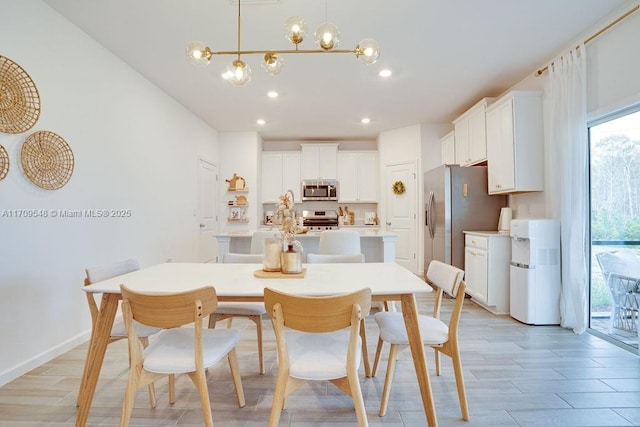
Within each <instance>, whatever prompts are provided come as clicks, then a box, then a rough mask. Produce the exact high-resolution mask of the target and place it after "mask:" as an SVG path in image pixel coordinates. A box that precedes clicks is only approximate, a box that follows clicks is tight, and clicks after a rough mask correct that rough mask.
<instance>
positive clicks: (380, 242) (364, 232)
mask: <svg viewBox="0 0 640 427" xmlns="http://www.w3.org/2000/svg"><path fill="white" fill-rule="evenodd" d="M357 231H358V232H359V233H360V248H361V250H362V253H363V254H364V258H365V262H395V260H396V241H397V240H398V235H397V234H394V233H389V232H387V231H381V230H378V229H367V228H359V229H357ZM273 233H274V235H278V230H277V229H275V228H274V229H273ZM320 233H321V232H320V231H309V232H307V233H305V234H298V235H297V236H296V237H297V239H298V240H299V241H300V243H301V244H302V247H303V248H304V251H303V253H302V262H306V261H307V254H309V253H318V249H319V243H320ZM252 234H253V232H252V231H249V230H246V231H237V232H231V233H221V234H215V235H214V237H215V239H216V241H217V243H218V256H217V257H216V259H217V261H218V262H222V256H223V255H224V254H225V253H229V252H232V253H244V254H248V253H249V252H250V247H251V235H252Z"/></svg>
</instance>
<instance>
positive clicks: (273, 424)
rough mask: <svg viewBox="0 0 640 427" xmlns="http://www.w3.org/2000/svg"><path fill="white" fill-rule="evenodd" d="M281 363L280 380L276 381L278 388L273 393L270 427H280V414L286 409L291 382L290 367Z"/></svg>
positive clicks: (279, 367)
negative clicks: (288, 385)
mask: <svg viewBox="0 0 640 427" xmlns="http://www.w3.org/2000/svg"><path fill="white" fill-rule="evenodd" d="M283 365H284V364H283V363H281V362H280V361H279V366H278V378H277V379H276V388H275V390H274V392H273V403H272V404H271V415H270V416H269V427H278V424H279V423H280V413H281V412H282V410H283V409H284V399H285V392H286V389H287V382H288V381H289V369H288V366H283Z"/></svg>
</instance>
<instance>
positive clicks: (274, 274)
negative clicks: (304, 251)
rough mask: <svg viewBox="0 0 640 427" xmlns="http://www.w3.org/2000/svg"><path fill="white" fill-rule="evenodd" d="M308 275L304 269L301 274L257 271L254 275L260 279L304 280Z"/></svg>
mask: <svg viewBox="0 0 640 427" xmlns="http://www.w3.org/2000/svg"><path fill="white" fill-rule="evenodd" d="M306 273H307V269H306V268H303V269H302V271H301V272H300V273H292V274H286V273H283V272H282V271H264V270H256V271H254V272H253V275H254V276H255V277H258V278H260V279H302V278H303V277H304V275H305V274H306Z"/></svg>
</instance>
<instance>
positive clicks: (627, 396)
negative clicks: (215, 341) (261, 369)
mask: <svg viewBox="0 0 640 427" xmlns="http://www.w3.org/2000/svg"><path fill="white" fill-rule="evenodd" d="M431 298H432V297H431V296H428V297H423V298H422V299H420V300H419V308H420V311H421V312H423V313H427V312H429V310H430V309H429V308H430V306H431ZM451 302H452V301H451V300H447V301H445V305H450V303H451ZM428 307H429V308H428ZM447 310H448V308H447V307H445V310H444V311H445V313H444V315H445V316H446V315H447V314H448V313H447ZM234 326H235V327H238V328H241V329H242V330H243V341H242V343H241V345H240V347H239V357H240V367H241V370H242V373H243V384H244V390H245V396H246V401H247V405H246V407H244V408H238V407H237V406H236V403H235V397H234V392H233V386H232V382H231V378H230V374H229V370H228V366H227V365H226V364H225V363H223V364H220V365H219V366H217V367H216V368H214V369H211V370H210V372H209V378H210V381H209V391H210V395H211V402H212V410H213V417H214V423H215V425H216V426H218V427H220V426H223V427H224V426H265V425H267V421H268V419H269V412H270V407H271V400H272V396H273V389H274V385H275V376H276V371H277V366H276V353H275V345H274V341H273V333H272V329H271V324H270V321H269V320H268V319H265V320H264V326H265V328H264V329H265V332H264V334H265V358H266V366H267V373H266V375H260V374H258V373H257V365H258V363H257V356H256V354H255V341H254V340H255V329H254V327H253V326H252V324H251V323H250V322H248V321H247V322H243V321H241V320H238V321H236V323H235V324H234ZM367 331H368V337H369V349H370V355H371V357H372V358H373V354H374V350H375V344H376V340H377V328H376V326H375V322H373V319H372V318H370V317H369V318H368V319H367ZM460 336H461V347H462V363H463V368H464V376H465V383H466V386H467V395H468V400H469V409H470V413H471V420H470V421H468V422H465V421H463V420H462V419H461V416H460V409H459V406H458V399H457V394H456V387H455V381H454V377H453V371H452V368H451V363H450V360H449V359H448V358H446V357H443V360H442V367H443V374H442V376H440V377H436V376H435V374H434V373H433V357H432V351H430V350H427V356H428V362H429V368H430V372H431V383H432V386H433V389H434V395H435V405H436V410H437V418H438V422H439V425H440V426H453V425H460V426H469V427H471V426H492V427H493V426H630V425H635V426H640V359H639V358H638V356H637V355H635V354H633V353H630V352H628V351H625V350H622V349H620V348H618V347H616V346H614V345H612V344H610V343H608V342H606V341H603V340H601V339H599V338H597V337H594V336H592V335H590V334H583V335H575V334H573V333H572V332H571V331H569V330H565V329H561V328H559V327H541V326H537V327H533V326H526V325H523V324H520V323H518V322H516V321H515V320H513V319H511V318H510V317H508V316H494V315H491V314H490V313H488V312H487V311H485V310H483V309H481V308H479V307H478V306H476V305H475V304H474V303H473V302H471V301H469V300H467V301H466V302H465V308H464V312H463V316H462V321H461V330H460ZM9 350H10V347H8V346H4V348H3V350H2V351H9ZM387 351H388V349H387V348H386V347H385V356H384V357H383V364H382V367H381V369H380V371H379V372H378V376H377V377H376V378H364V376H362V377H361V385H362V390H363V394H364V397H365V402H366V407H367V415H368V418H369V423H370V424H371V425H372V426H376V425H377V426H383V425H384V426H423V425H425V423H426V421H425V416H424V413H423V411H422V405H421V402H420V399H419V393H418V386H417V383H416V380H415V374H414V371H413V364H412V362H411V360H410V354H409V352H408V351H406V352H404V353H403V354H402V355H401V357H400V361H399V362H398V365H397V370H396V376H395V380H394V383H393V389H392V392H391V393H392V394H391V399H390V402H389V409H388V412H387V415H386V416H385V417H383V418H380V417H378V407H379V404H380V394H381V391H382V385H383V382H384V374H385V371H386V352H387ZM85 352H86V344H85V345H82V346H79V347H77V348H75V349H74V350H72V351H70V352H68V353H66V354H64V355H62V356H60V357H58V358H56V359H55V360H52V361H51V362H50V363H47V364H45V365H43V366H40V367H39V368H37V369H34V370H33V371H31V372H29V373H28V374H26V375H24V376H22V377H20V378H18V379H16V380H15V381H13V382H11V383H9V384H6V385H5V386H3V387H1V388H0V427H5V426H7V427H9V426H11V427H14V426H18V427H22V426H72V425H74V421H75V412H76V407H75V401H76V396H77V390H78V385H79V381H80V375H81V374H82V368H83V362H84V357H85ZM126 378H127V354H126V345H125V343H124V342H122V341H121V342H118V343H115V344H112V345H110V346H109V348H108V350H107V356H106V359H105V365H104V367H103V370H102V373H101V377H100V381H99V383H98V389H97V391H96V395H95V398H94V401H93V406H92V408H91V413H90V416H89V422H88V425H91V426H114V425H117V424H118V419H119V415H120V407H121V404H122V398H123V394H124V390H125V384H126ZM156 390H157V397H158V406H157V408H155V409H151V408H150V407H149V404H148V395H147V393H146V391H145V390H140V391H139V393H138V398H137V400H136V407H135V409H134V412H133V417H132V419H131V424H130V425H132V426H200V425H201V424H202V417H201V411H200V403H199V400H198V395H197V393H196V392H195V388H194V386H193V385H192V384H191V382H190V381H189V380H188V378H186V377H180V378H179V379H178V380H177V402H176V403H175V404H174V405H169V403H168V396H167V384H166V381H162V382H160V383H157V384H156ZM281 425H282V426H300V427H303V426H304V427H312V426H327V427H329V426H332V427H334V426H339V427H344V426H355V425H357V424H356V417H355V413H354V411H353V408H352V406H351V404H350V399H349V398H348V397H347V396H345V395H343V394H342V393H341V392H340V391H339V390H338V389H336V388H335V387H333V385H331V384H328V383H312V384H310V385H308V386H304V387H303V388H301V389H300V390H298V391H297V392H296V393H295V394H293V395H292V396H291V398H290V399H289V400H288V401H287V410H286V411H284V412H283V414H282V418H281Z"/></svg>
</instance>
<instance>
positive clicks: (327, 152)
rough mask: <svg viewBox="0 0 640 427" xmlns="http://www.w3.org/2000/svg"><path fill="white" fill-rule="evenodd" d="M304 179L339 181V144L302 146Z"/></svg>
mask: <svg viewBox="0 0 640 427" xmlns="http://www.w3.org/2000/svg"><path fill="white" fill-rule="evenodd" d="M301 146H302V179H337V177H338V170H337V169H338V168H337V154H338V144H301Z"/></svg>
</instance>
